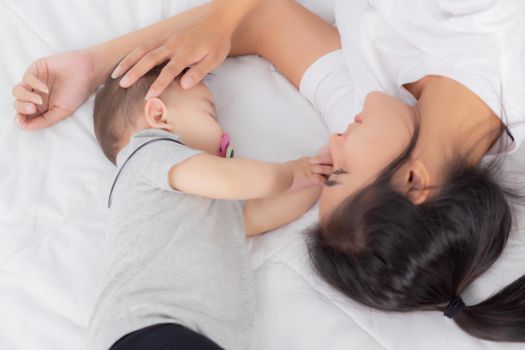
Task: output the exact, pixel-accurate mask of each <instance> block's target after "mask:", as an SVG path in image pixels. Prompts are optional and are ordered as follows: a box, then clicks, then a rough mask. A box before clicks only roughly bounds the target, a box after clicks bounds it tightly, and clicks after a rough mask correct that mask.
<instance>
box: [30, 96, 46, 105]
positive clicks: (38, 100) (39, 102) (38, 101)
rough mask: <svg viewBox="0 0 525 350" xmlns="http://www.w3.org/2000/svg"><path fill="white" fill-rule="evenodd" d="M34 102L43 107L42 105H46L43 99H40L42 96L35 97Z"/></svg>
mask: <svg viewBox="0 0 525 350" xmlns="http://www.w3.org/2000/svg"><path fill="white" fill-rule="evenodd" d="M32 101H33V102H34V103H36V104H37V105H41V104H43V103H44V102H43V101H42V97H40V96H37V97H34V98H33V99H32Z"/></svg>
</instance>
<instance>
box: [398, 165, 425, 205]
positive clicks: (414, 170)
mask: <svg viewBox="0 0 525 350" xmlns="http://www.w3.org/2000/svg"><path fill="white" fill-rule="evenodd" d="M403 187H404V192H405V195H406V196H407V197H408V198H409V199H410V201H412V203H414V204H416V205H419V204H421V203H423V202H425V201H426V200H427V199H428V198H429V197H430V191H431V188H430V174H429V172H428V169H427V167H426V166H425V164H424V163H423V162H421V161H420V160H415V161H413V162H410V164H409V165H408V168H407V171H406V172H405V179H404V184H403Z"/></svg>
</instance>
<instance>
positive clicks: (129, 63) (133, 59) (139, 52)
mask: <svg viewBox="0 0 525 350" xmlns="http://www.w3.org/2000/svg"><path fill="white" fill-rule="evenodd" d="M150 51H151V48H150V47H148V46H146V45H142V46H139V47H137V48H136V49H134V50H133V51H131V52H130V53H129V54H127V55H126V57H124V58H123V59H122V60H121V61H120V62H119V64H118V65H117V67H115V69H114V70H113V72H112V73H111V77H112V78H113V79H117V78H120V77H121V76H122V75H124V73H126V72H127V71H128V70H129V69H130V68H131V67H133V66H134V65H135V64H137V62H139V61H140V60H141V59H142V58H143V57H144V56H145V55H146V54H147V53H148V52H150Z"/></svg>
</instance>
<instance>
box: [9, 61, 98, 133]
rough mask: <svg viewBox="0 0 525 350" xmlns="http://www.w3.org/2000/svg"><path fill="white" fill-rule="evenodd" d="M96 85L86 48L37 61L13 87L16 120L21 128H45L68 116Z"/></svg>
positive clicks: (92, 64) (92, 63) (92, 65)
mask: <svg viewBox="0 0 525 350" xmlns="http://www.w3.org/2000/svg"><path fill="white" fill-rule="evenodd" d="M95 88H96V83H95V76H94V62H93V59H92V57H91V55H90V54H89V52H88V51H72V52H65V53H60V54H56V55H53V56H49V57H44V58H40V59H38V60H36V61H35V62H33V64H31V66H29V68H28V69H27V71H26V72H25V74H24V77H23V81H22V82H21V83H19V84H18V85H16V86H15V87H14V88H13V95H14V97H15V98H16V100H15V102H14V107H15V110H16V112H17V114H16V116H15V118H16V121H17V123H18V124H19V125H20V126H21V127H23V128H24V129H41V128H47V127H49V126H51V125H53V124H55V123H58V122H59V121H61V120H63V119H65V118H66V117H68V116H70V115H72V114H73V112H75V111H76V110H77V108H78V107H80V105H82V103H84V101H86V99H87V98H88V97H89V96H90V95H91V93H93V91H94V90H95Z"/></svg>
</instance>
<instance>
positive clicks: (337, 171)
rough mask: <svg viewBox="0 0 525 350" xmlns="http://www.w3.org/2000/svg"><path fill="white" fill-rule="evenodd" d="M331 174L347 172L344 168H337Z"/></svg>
mask: <svg viewBox="0 0 525 350" xmlns="http://www.w3.org/2000/svg"><path fill="white" fill-rule="evenodd" d="M332 174H334V175H344V174H348V172H347V171H346V170H344V169H337V170H335V171H334V172H333V173H332Z"/></svg>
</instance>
